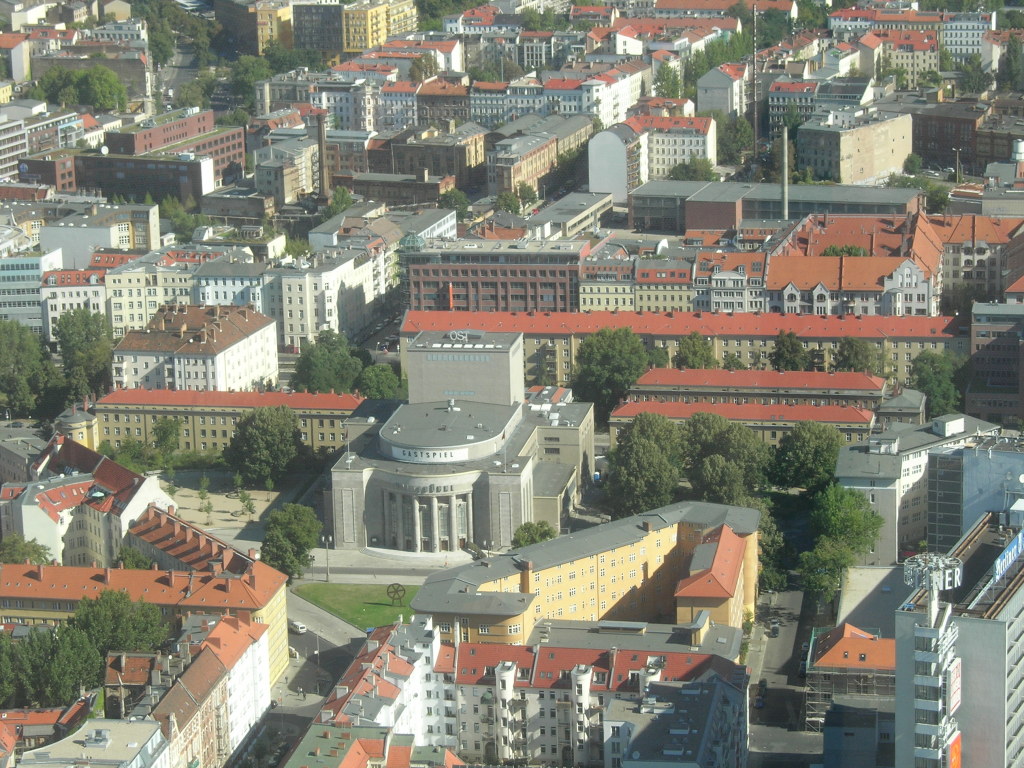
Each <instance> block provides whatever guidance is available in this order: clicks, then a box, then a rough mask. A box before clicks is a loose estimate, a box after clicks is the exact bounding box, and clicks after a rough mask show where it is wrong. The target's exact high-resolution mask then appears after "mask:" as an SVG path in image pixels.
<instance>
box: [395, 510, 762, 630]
mask: <svg viewBox="0 0 1024 768" xmlns="http://www.w3.org/2000/svg"><path fill="white" fill-rule="evenodd" d="M759 519H760V513H759V512H757V510H753V509H748V508H745V507H733V506H727V505H723V504H710V503H706V502H682V503H679V504H673V505H670V506H667V507H662V508H661V509H656V510H652V511H650V512H645V513H644V514H641V515H636V516H634V517H629V518H623V519H621V520H615V521H612V522H610V523H605V524H604V525H599V526H595V527H594V528H589V529H587V530H584V531H579V532H577V533H572V534H569V535H567V536H560V537H558V538H556V539H552V540H551V541H546V542H542V543H540V544H534V545H531V546H528V547H524V548H522V549H520V550H517V551H514V552H508V553H505V554H500V555H490V556H487V557H484V558H482V559H480V560H476V561H474V562H472V563H469V564H467V565H464V566H461V567H459V568H451V569H446V570H444V571H441V572H438V573H436V574H434V575H433V576H431V577H429V578H428V579H427V581H426V583H424V585H423V587H422V588H421V589H420V591H419V592H418V593H417V595H416V597H415V598H414V599H413V601H412V607H413V608H414V609H415V610H416V612H417V613H428V614H430V615H431V616H432V617H433V620H434V625H435V626H436V627H437V628H438V630H439V631H440V633H441V640H442V641H443V642H449V643H454V642H479V643H510V644H514V643H525V642H526V641H527V638H529V637H530V634H531V632H532V631H533V628H534V626H535V625H536V624H537V623H538V622H540V621H542V620H544V619H567V620H575V621H592V622H593V621H625V622H632V621H636V622H640V621H645V622H650V621H659V622H668V623H673V622H675V623H681V624H684V625H686V628H688V629H690V630H691V632H692V638H693V642H694V644H698V643H699V642H700V641H701V638H702V637H703V635H704V632H705V631H706V630H707V629H708V628H709V627H710V622H712V621H713V622H716V623H725V624H728V625H729V626H733V627H741V626H742V622H743V616H744V614H745V613H746V612H752V611H753V610H754V602H755V599H756V596H757V575H758V564H757V550H758V545H757V526H758V521H759ZM716 564H717V565H718V566H719V567H717V568H713V566H715V565H716ZM725 564H727V565H728V567H727V568H723V567H722V566H723V565H725ZM720 572H723V573H725V576H724V577H723V576H722V575H721V573H720ZM712 576H714V578H711V577H712ZM705 577H707V578H705Z"/></svg>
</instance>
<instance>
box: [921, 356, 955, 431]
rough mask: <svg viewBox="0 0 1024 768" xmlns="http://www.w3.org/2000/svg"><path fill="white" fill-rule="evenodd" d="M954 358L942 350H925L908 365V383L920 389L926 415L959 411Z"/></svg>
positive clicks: (932, 415)
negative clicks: (923, 398)
mask: <svg viewBox="0 0 1024 768" xmlns="http://www.w3.org/2000/svg"><path fill="white" fill-rule="evenodd" d="M958 368H959V364H958V362H957V361H956V360H955V359H954V358H953V357H952V356H951V355H950V354H948V353H946V352H932V351H931V350H925V351H924V352H921V353H919V354H918V356H917V357H915V358H914V362H913V363H912V364H911V366H910V386H912V387H913V388H914V389H917V390H920V391H921V392H923V393H924V395H925V397H926V398H927V400H926V401H925V410H926V411H927V414H928V418H929V419H932V418H935V417H936V416H945V415H946V414H947V413H958V412H959V411H960V402H961V397H960V390H959V389H958V388H957V384H956V380H957V376H958V373H959V371H958Z"/></svg>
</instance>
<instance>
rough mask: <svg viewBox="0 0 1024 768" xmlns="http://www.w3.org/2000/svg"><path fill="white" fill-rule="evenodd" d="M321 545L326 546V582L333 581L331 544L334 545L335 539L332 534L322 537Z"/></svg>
mask: <svg viewBox="0 0 1024 768" xmlns="http://www.w3.org/2000/svg"><path fill="white" fill-rule="evenodd" d="M320 543H321V544H323V545H324V564H325V566H326V572H325V573H324V581H330V580H331V544H333V543H334V537H333V536H331V535H330V534H327V535H324V536H321V537H320Z"/></svg>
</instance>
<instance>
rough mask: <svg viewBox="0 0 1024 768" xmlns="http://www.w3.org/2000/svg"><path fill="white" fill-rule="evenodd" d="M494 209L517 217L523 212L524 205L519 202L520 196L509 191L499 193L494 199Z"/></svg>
mask: <svg viewBox="0 0 1024 768" xmlns="http://www.w3.org/2000/svg"><path fill="white" fill-rule="evenodd" d="M494 207H495V208H497V209H498V210H499V211H508V212H509V213H514V214H516V215H517V216H518V215H519V213H520V212H521V211H522V210H523V205H522V203H520V202H519V196H518V195H516V193H515V192H512V191H510V190H507V189H506V190H505V191H504V192H499V193H498V196H497V197H496V198H495V199H494Z"/></svg>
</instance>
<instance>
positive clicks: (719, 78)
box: [697, 64, 749, 116]
mask: <svg viewBox="0 0 1024 768" xmlns="http://www.w3.org/2000/svg"><path fill="white" fill-rule="evenodd" d="M748 79H749V77H748V73H747V65H746V64H722V65H721V66H718V67H716V68H714V69H711V70H708V71H707V72H705V73H704V74H703V75H701V77H700V79H698V80H697V106H698V107H699V108H700V110H701V111H702V112H713V111H717V112H721V113H722V114H724V115H729V116H732V115H745V114H746V112H747V102H748V99H747V95H746V94H747V89H746V83H747V80H748Z"/></svg>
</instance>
